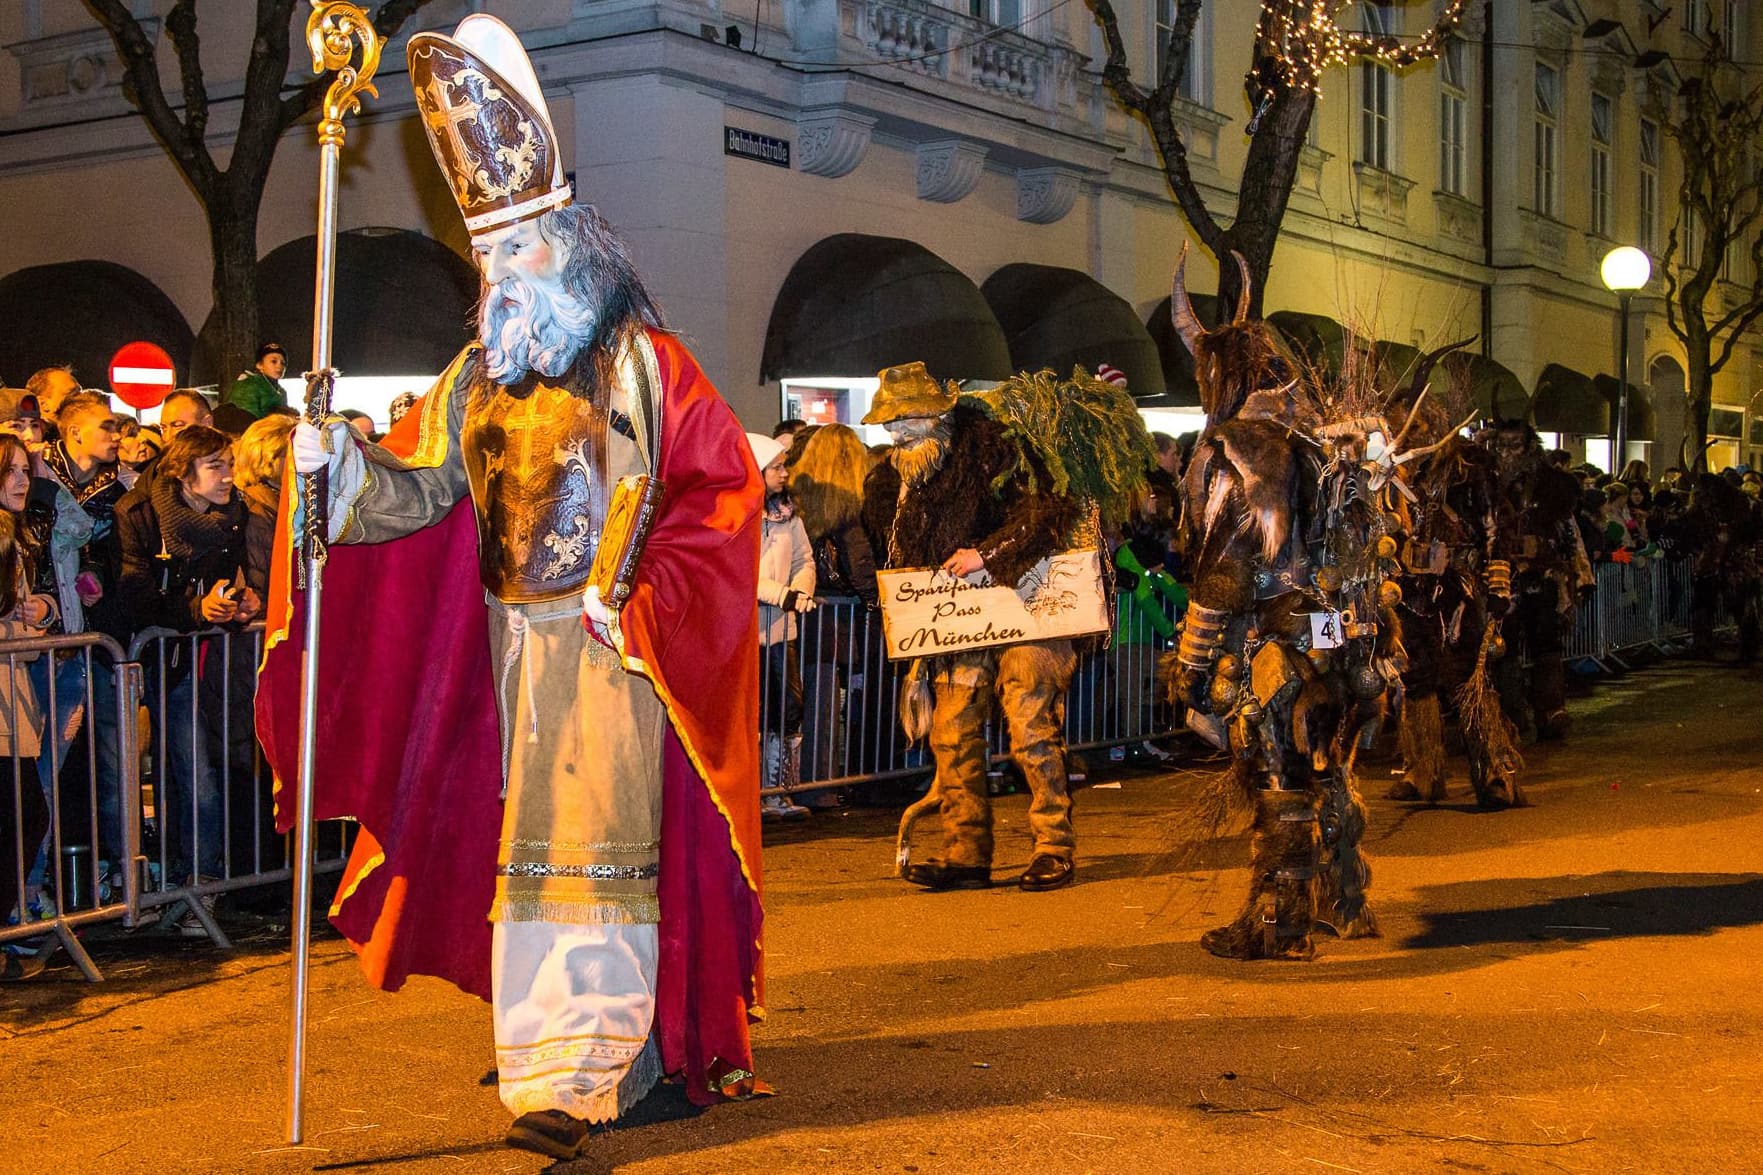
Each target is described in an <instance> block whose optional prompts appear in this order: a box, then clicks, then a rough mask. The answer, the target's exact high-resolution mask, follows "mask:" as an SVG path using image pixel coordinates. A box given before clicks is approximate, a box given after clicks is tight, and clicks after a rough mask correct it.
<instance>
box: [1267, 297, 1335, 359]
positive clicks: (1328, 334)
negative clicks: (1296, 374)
mask: <svg viewBox="0 0 1763 1175" xmlns="http://www.w3.org/2000/svg"><path fill="white" fill-rule="evenodd" d="M1267 321H1268V323H1269V324H1270V325H1272V326H1273V327H1274V329H1276V330H1278V331H1279V333H1280V334H1281V335H1283V336H1285V340H1286V345H1287V346H1289V347H1290V348H1291V349H1292V351H1293V352H1294V353H1295V354H1296V355H1297V357H1298V359H1299V360H1300V361H1302V362H1307V363H1309V364H1311V365H1312V366H1314V367H1316V368H1318V369H1320V370H1322V371H1324V372H1327V373H1329V374H1331V375H1332V374H1336V373H1338V372H1339V371H1340V369H1341V359H1342V357H1343V356H1344V355H1345V354H1346V352H1347V346H1348V344H1349V342H1350V341H1351V338H1352V336H1350V335H1349V334H1348V333H1347V329H1346V327H1344V326H1342V325H1341V324H1340V323H1338V322H1336V321H1335V320H1334V319H1332V318H1329V317H1327V316H1326V315H1322V314H1305V313H1304V312H1302V311H1299V310H1276V311H1274V312H1273V313H1272V314H1269V315H1268V316H1267Z"/></svg>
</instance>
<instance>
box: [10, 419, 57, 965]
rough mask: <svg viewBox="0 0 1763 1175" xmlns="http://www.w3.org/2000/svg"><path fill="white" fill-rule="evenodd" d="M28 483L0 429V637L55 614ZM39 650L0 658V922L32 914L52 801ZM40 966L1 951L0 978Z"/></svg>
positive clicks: (27, 468)
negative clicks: (41, 575) (34, 586)
mask: <svg viewBox="0 0 1763 1175" xmlns="http://www.w3.org/2000/svg"><path fill="white" fill-rule="evenodd" d="M30 485H31V457H30V453H29V451H28V450H27V449H26V447H25V443H24V442H23V441H22V440H20V439H19V438H18V437H17V436H15V435H12V434H4V435H0V640H19V639H26V638H29V637H33V636H39V635H41V634H42V633H43V632H44V631H45V630H47V629H48V627H49V626H50V625H51V624H52V623H53V622H54V620H55V617H56V614H57V613H56V605H55V598H54V597H53V596H51V595H48V594H46V593H33V592H32V591H31V582H32V578H33V573H34V564H35V558H34V556H33V552H32V551H31V550H30V542H29V539H28V538H27V537H26V536H27V532H26V528H25V524H24V510H25V504H26V500H27V498H28V496H29V494H30ZM36 656H37V654H34V653H13V654H8V655H6V656H5V661H4V664H0V921H4V920H7V919H9V918H12V917H18V918H20V919H23V918H27V917H29V914H28V906H29V903H30V897H31V895H30V894H29V893H27V892H26V890H27V888H28V883H27V882H26V881H25V878H24V874H25V873H26V871H27V870H29V869H30V867H31V862H32V860H33V858H35V856H36V855H37V851H38V849H39V848H40V846H41V845H42V843H43V838H44V836H45V834H46V833H47V832H48V830H49V806H48V804H47V803H45V802H44V799H43V787H42V784H41V782H40V781H39V779H38V776H37V756H38V754H40V753H41V751H42V738H43V716H42V713H41V711H40V709H39V708H38V703H37V695H36V690H35V689H34V688H32V686H31V677H30V672H29V670H28V668H27V663H28V662H30V661H31V660H34V659H35V658H36ZM40 970H42V963H41V962H40V961H38V960H36V959H35V958H34V957H33V956H31V955H28V954H23V953H14V952H12V951H0V979H23V978H27V977H29V976H30V975H32V974H35V973H36V972H37V971H40Z"/></svg>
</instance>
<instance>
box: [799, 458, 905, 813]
mask: <svg viewBox="0 0 1763 1175" xmlns="http://www.w3.org/2000/svg"><path fill="white" fill-rule="evenodd" d="M803 436H806V437H807V438H808V439H807V440H805V441H801V444H800V447H799V449H798V450H796V451H795V456H794V458H793V459H791V458H785V462H786V464H787V465H788V467H789V478H790V497H791V498H792V499H793V500H794V501H795V504H796V516H797V517H798V518H800V519H801V520H802V526H803V529H804V530H805V531H806V532H807V535H808V543H809V546H810V547H811V548H812V549H813V551H814V571H815V581H816V582H815V593H816V594H817V595H819V596H823V597H824V596H842V597H845V598H846V602H845V603H842V604H841V605H840V606H839V607H838V608H836V609H833V610H831V611H827V612H822V613H821V615H820V616H818V617H816V618H815V621H811V622H808V623H807V625H806V631H805V632H804V633H803V639H802V663H803V665H804V666H805V667H809V668H806V669H805V672H806V673H807V674H808V677H807V679H806V681H805V682H804V685H805V687H806V689H805V693H806V696H807V698H808V703H809V704H808V713H809V714H810V715H812V716H813V721H812V725H811V727H810V730H809V731H808V734H809V735H810V738H809V744H810V745H811V746H812V747H814V748H815V753H816V754H817V755H818V754H820V753H822V752H821V751H820V748H823V747H830V746H831V744H832V735H833V731H832V730H830V729H827V728H828V727H829V726H830V725H831V723H830V721H829V718H830V716H831V715H832V714H834V713H836V712H837V703H836V700H835V699H836V698H837V696H838V692H839V691H840V690H844V691H845V693H846V698H847V705H846V713H848V714H850V715H852V716H854V717H855V716H857V715H861V716H862V717H861V719H860V720H859V724H858V725H854V726H853V727H852V728H850V729H848V730H847V731H846V738H847V740H848V741H849V742H851V743H855V744H856V745H857V746H858V747H862V746H865V745H871V744H873V743H874V742H875V740H876V738H877V737H878V734H879V732H880V731H881V730H882V729H884V727H883V726H882V725H881V717H882V713H883V711H885V710H889V709H891V707H888V706H887V705H886V704H885V702H884V701H883V698H882V695H883V693H884V690H883V688H882V686H883V681H884V678H885V676H886V669H887V661H886V657H885V655H884V652H883V649H882V632H881V616H880V614H879V613H878V612H876V610H875V609H876V596H877V592H876V582H875V552H874V549H873V548H872V546H871V544H870V538H869V533H868V532H867V531H866V530H864V528H863V479H864V478H866V477H868V476H869V471H870V468H871V467H872V466H874V465H875V458H874V457H873V456H871V455H870V452H869V448H868V447H867V446H866V445H864V443H863V438H862V437H859V436H858V435H857V433H856V431H855V430H853V429H851V428H850V427H849V426H847V425H843V424H828V425H824V426H822V427H819V428H810V429H804V430H803V431H802V432H801V433H798V434H797V438H798V440H800V439H801V437H803ZM853 600H854V601H856V602H855V603H852V602H850V601H853ZM817 761H820V760H817ZM846 773H847V772H846V771H845V770H843V769H835V774H846ZM798 799H799V800H800V802H801V803H803V804H805V805H807V806H808V807H810V808H833V807H837V806H838V805H839V803H840V799H841V796H840V793H839V792H837V791H836V790H833V789H828V790H826V791H818V792H806V793H804V794H803V795H801V796H799V797H798Z"/></svg>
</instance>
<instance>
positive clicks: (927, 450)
mask: <svg viewBox="0 0 1763 1175" xmlns="http://www.w3.org/2000/svg"><path fill="white" fill-rule="evenodd" d="M948 450H949V426H948V425H947V424H946V423H944V422H942V421H938V422H937V425H936V427H935V428H934V429H932V430H931V431H930V432H928V433H926V434H925V435H924V436H922V437H919V438H918V439H916V440H902V441H900V442H898V443H897V444H895V446H894V449H893V452H892V453H891V454H890V457H891V459H892V460H893V462H894V468H895V470H897V471H898V472H899V474H900V481H901V482H902V483H903V484H905V485H909V486H913V485H917V484H918V483H919V482H922V481H923V480H924V479H925V478H927V477H929V476H930V475H931V474H933V473H935V472H936V471H937V470H939V469H941V468H942V467H943V458H944V457H945V456H946V455H947V454H948Z"/></svg>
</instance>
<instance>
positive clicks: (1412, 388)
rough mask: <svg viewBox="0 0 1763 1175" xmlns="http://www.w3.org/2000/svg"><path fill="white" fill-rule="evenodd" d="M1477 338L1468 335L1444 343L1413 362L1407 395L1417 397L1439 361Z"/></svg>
mask: <svg viewBox="0 0 1763 1175" xmlns="http://www.w3.org/2000/svg"><path fill="white" fill-rule="evenodd" d="M1477 337H1478V336H1476V335H1470V336H1469V337H1468V338H1466V339H1459V340H1457V341H1456V342H1454V343H1446V344H1445V345H1444V346H1442V347H1440V348H1438V349H1437V350H1434V351H1428V352H1426V353H1425V354H1423V355H1422V356H1421V357H1420V358H1419V359H1418V360H1416V361H1415V364H1414V378H1413V379H1411V380H1409V381H1408V394H1409V395H1411V396H1417V395H1419V394H1420V392H1421V390H1422V389H1424V388H1425V387H1426V381H1427V380H1429V379H1431V378H1432V369H1433V368H1435V367H1437V366H1438V365H1439V361H1440V360H1441V359H1443V358H1444V357H1445V356H1446V355H1449V354H1450V353H1451V352H1453V351H1457V350H1460V349H1462V348H1464V347H1467V346H1468V345H1469V344H1471V343H1473V342H1475V340H1476V338H1477Z"/></svg>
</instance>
